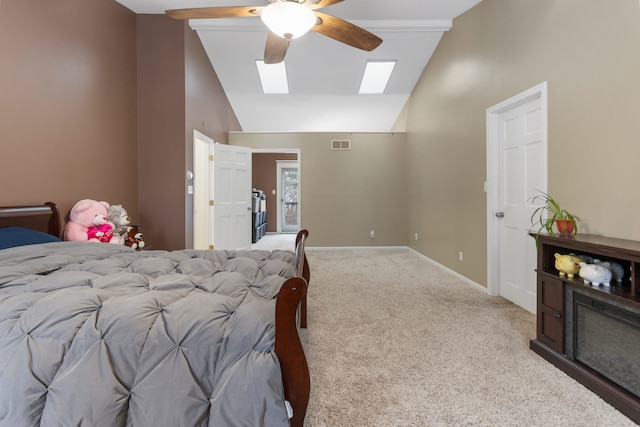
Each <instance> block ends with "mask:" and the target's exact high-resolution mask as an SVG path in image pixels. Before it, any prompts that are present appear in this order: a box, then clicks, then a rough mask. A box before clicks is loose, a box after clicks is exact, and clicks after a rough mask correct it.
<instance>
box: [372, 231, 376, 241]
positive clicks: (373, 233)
mask: <svg viewBox="0 0 640 427" xmlns="http://www.w3.org/2000/svg"><path fill="white" fill-rule="evenodd" d="M375 237H376V232H375V231H373V230H371V238H372V239H375Z"/></svg>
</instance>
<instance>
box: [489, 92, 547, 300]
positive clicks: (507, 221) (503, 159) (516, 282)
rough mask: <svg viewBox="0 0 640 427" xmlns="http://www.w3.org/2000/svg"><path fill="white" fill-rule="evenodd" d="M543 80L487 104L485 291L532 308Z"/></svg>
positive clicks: (543, 152) (543, 180)
mask: <svg viewBox="0 0 640 427" xmlns="http://www.w3.org/2000/svg"><path fill="white" fill-rule="evenodd" d="M547 116H548V113H547V84H546V82H543V83H541V84H539V85H537V86H534V87H533V88H531V89H528V90H526V91H524V92H522V93H520V94H518V95H515V96H513V97H512V98H509V99H507V100H505V101H503V102H501V103H499V104H497V105H495V106H493V107H491V108H489V109H487V233H488V234H487V242H488V243H487V244H488V248H487V253H488V269H487V270H488V277H487V285H488V286H487V287H488V291H489V294H491V295H500V296H503V297H504V298H506V299H508V300H510V301H512V302H513V303H515V304H517V305H519V306H521V307H523V308H524V309H526V310H528V311H530V312H532V313H535V311H536V287H537V286H536V275H535V266H536V247H535V241H534V240H533V238H532V237H530V236H529V230H530V228H531V214H532V213H533V211H534V210H535V208H536V207H537V206H535V205H533V204H532V203H531V198H532V197H533V196H535V195H536V194H538V190H539V191H544V192H546V191H547V169H548V167H547Z"/></svg>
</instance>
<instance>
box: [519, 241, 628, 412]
mask: <svg viewBox="0 0 640 427" xmlns="http://www.w3.org/2000/svg"><path fill="white" fill-rule="evenodd" d="M538 242H539V243H538V259H537V316H536V322H537V327H536V339H534V340H532V341H531V345H530V346H531V349H532V350H533V351H535V352H536V353H538V354H539V355H541V356H542V357H544V358H545V359H546V360H548V361H549V362H551V363H553V364H554V365H555V366H556V367H558V368H560V369H562V370H563V371H565V372H566V373H567V374H568V375H570V376H571V377H573V378H574V379H576V380H577V381H579V382H580V383H581V384H583V385H584V386H586V387H587V388H589V389H591V390H592V391H593V392H595V393H596V394H598V395H599V396H600V397H602V398H603V399H604V400H605V401H607V402H609V403H610V404H611V405H613V406H614V407H616V408H617V409H618V410H620V412H622V413H624V414H625V415H627V416H628V417H629V418H630V419H632V420H633V421H634V422H636V423H639V424H640V395H639V393H640V392H638V389H634V390H629V389H627V388H625V387H623V386H622V385H620V384H619V383H618V382H616V380H615V376H613V375H607V374H606V372H605V373H604V374H603V372H602V371H598V370H597V369H598V368H594V367H592V366H589V364H588V363H587V362H585V359H586V358H581V356H580V343H581V342H582V341H581V339H579V338H577V337H578V335H579V334H583V335H584V336H586V333H583V332H579V331H581V330H580V329H579V328H578V326H577V325H578V324H579V323H580V322H582V324H584V323H585V322H583V321H582V320H581V319H582V316H584V308H582V307H585V306H584V304H583V305H582V306H580V307H579V308H576V307H577V304H578V303H577V302H576V301H578V300H583V299H584V297H583V296H586V297H588V298H590V299H591V300H592V301H594V303H593V304H592V305H594V306H598V305H604V306H608V307H612V308H613V309H615V310H622V311H625V312H629V313H631V316H636V318H638V316H640V242H637V241H630V240H623V239H613V238H607V237H602V236H595V235H584V234H578V235H576V236H574V237H568V238H567V237H558V236H548V235H540V236H539V239H538ZM556 253H560V254H575V255H582V256H587V257H593V258H595V259H599V260H601V261H609V262H615V263H618V264H620V265H622V267H623V269H624V271H625V276H624V278H623V280H622V282H621V283H618V282H615V281H612V282H611V286H602V285H600V286H591V285H588V284H584V282H583V280H582V279H581V278H580V277H579V276H578V275H576V276H575V277H572V278H570V277H567V276H560V275H559V272H558V270H556V268H555V254H556ZM577 295H581V296H579V297H576V296H577ZM574 300H575V301H574ZM587 308H590V307H589V306H588V305H587ZM598 316H599V315H597V314H596V315H594V316H593V317H592V319H594V318H595V319H597V318H598ZM591 321H593V320H591ZM633 335H634V336H636V332H635V331H634V332H633ZM581 336H582V335H581ZM637 336H638V337H640V325H638V326H637ZM638 339H640V338H638ZM620 347H621V348H624V347H626V343H625V342H623V343H622V344H621V345H620ZM604 352H605V353H608V352H610V353H611V354H605V355H604V356H603V357H604V358H610V359H615V358H617V356H618V355H619V354H618V352H617V351H616V350H615V349H609V348H605V349H604ZM638 357H640V354H639V355H638ZM630 366H637V365H635V364H633V365H631V364H630ZM631 374H632V376H635V377H636V378H637V380H636V383H638V382H640V373H637V372H635V371H631Z"/></svg>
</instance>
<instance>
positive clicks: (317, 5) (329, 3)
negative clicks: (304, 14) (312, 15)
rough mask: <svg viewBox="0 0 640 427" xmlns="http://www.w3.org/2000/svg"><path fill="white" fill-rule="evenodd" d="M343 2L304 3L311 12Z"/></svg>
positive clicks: (328, 0) (339, 0) (333, 0)
mask: <svg viewBox="0 0 640 427" xmlns="http://www.w3.org/2000/svg"><path fill="white" fill-rule="evenodd" d="M341 1H343V0H320V1H319V2H318V3H315V4H312V3H309V4H307V3H304V4H305V6H308V7H309V9H311V10H316V9H322V8H323V7H327V6H331V5H332V4H336V3H340V2H341Z"/></svg>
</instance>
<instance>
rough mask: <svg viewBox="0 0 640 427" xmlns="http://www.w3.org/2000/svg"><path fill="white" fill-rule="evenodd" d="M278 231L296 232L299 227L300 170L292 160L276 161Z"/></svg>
mask: <svg viewBox="0 0 640 427" xmlns="http://www.w3.org/2000/svg"><path fill="white" fill-rule="evenodd" d="M277 165H278V166H277V174H278V175H277V180H276V181H277V189H278V190H277V198H278V206H277V215H278V222H277V225H278V233H296V232H298V230H299V229H300V201H299V199H300V172H299V167H298V163H297V162H294V161H278V163H277Z"/></svg>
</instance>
